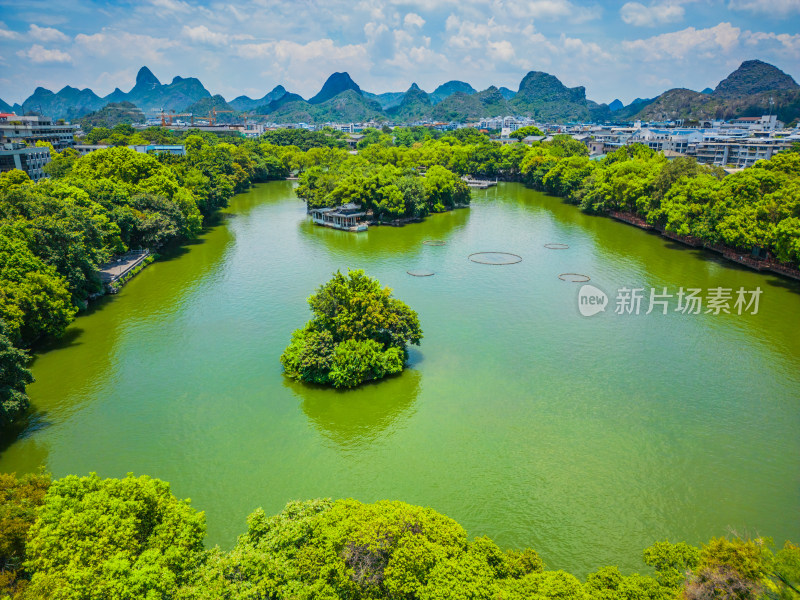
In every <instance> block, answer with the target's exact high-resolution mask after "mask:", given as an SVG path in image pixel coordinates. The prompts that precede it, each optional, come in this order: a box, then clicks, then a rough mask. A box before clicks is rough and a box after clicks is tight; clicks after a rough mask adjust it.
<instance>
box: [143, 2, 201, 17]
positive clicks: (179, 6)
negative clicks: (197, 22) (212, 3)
mask: <svg viewBox="0 0 800 600" xmlns="http://www.w3.org/2000/svg"><path fill="white" fill-rule="evenodd" d="M149 4H150V5H151V6H152V7H153V8H155V9H156V10H157V11H158V12H160V13H162V14H163V13H183V14H186V13H190V12H192V7H191V6H190V5H189V4H187V3H186V2H183V0H150V1H149Z"/></svg>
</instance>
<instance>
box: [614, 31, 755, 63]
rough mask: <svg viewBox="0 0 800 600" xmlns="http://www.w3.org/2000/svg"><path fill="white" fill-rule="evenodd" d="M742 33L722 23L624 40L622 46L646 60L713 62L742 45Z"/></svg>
mask: <svg viewBox="0 0 800 600" xmlns="http://www.w3.org/2000/svg"><path fill="white" fill-rule="evenodd" d="M740 33H741V29H739V28H738V27H734V26H732V25H731V24H730V23H720V24H719V25H715V26H714V27H709V28H707V29H695V28H694V27H687V28H686V29H682V30H680V31H674V32H671V33H662V34H661V35H656V36H653V37H650V38H647V39H640V40H633V41H623V42H622V47H623V48H624V49H625V50H627V51H628V52H632V53H638V54H639V56H640V57H641V58H642V60H645V61H654V60H662V59H665V58H671V59H678V60H680V59H684V58H689V57H696V58H697V57H699V58H708V59H710V58H716V57H718V56H719V52H720V50H721V51H722V52H725V53H727V52H730V51H731V50H732V49H733V48H734V47H735V46H736V45H737V44H738V43H739V34H740Z"/></svg>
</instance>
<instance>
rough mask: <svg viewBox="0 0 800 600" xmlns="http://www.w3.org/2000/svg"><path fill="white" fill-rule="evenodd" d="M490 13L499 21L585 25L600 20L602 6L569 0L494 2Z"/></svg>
mask: <svg viewBox="0 0 800 600" xmlns="http://www.w3.org/2000/svg"><path fill="white" fill-rule="evenodd" d="M488 12H490V13H491V14H492V15H495V16H496V17H497V18H498V19H499V20H503V19H504V17H505V16H510V17H512V18H513V19H528V20H531V19H543V20H556V19H567V20H569V21H572V22H576V23H583V22H586V21H591V20H593V19H599V18H600V16H601V14H602V9H601V7H600V5H594V6H582V5H576V4H573V3H572V2H570V1H569V0H494V1H493V6H492V10H491V11H488Z"/></svg>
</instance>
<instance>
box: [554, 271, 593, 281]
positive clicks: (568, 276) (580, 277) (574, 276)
mask: <svg viewBox="0 0 800 600" xmlns="http://www.w3.org/2000/svg"><path fill="white" fill-rule="evenodd" d="M558 278H559V279H560V280H561V281H569V282H570V283H586V282H587V281H591V280H592V278H591V277H589V276H588V275H584V274H582V273H561V275H559V276H558Z"/></svg>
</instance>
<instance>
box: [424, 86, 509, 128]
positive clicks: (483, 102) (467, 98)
mask: <svg viewBox="0 0 800 600" xmlns="http://www.w3.org/2000/svg"><path fill="white" fill-rule="evenodd" d="M510 112H511V107H510V106H509V103H508V101H507V100H506V99H505V98H504V97H503V94H502V93H501V92H500V90H499V89H497V88H496V87H494V86H492V87H490V88H488V89H485V90H483V91H482V92H478V93H476V94H465V93H463V92H456V93H455V94H453V95H452V96H449V97H448V98H446V99H445V100H443V101H442V102H440V103H439V104H437V105H436V106H435V107H434V108H433V113H432V114H433V118H434V119H435V120H437V121H461V122H465V121H475V120H477V119H480V118H481V117H496V116H498V115H507V114H509V113H510Z"/></svg>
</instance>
